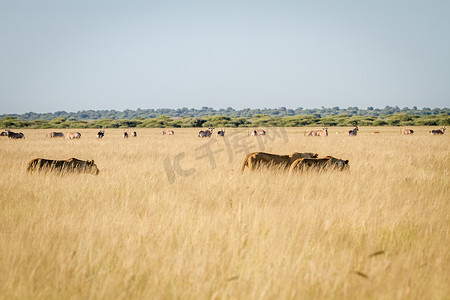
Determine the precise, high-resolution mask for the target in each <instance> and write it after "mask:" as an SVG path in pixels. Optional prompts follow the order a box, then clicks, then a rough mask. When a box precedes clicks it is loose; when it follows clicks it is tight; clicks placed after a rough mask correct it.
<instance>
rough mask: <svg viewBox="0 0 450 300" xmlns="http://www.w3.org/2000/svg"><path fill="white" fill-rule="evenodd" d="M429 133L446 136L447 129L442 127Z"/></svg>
mask: <svg viewBox="0 0 450 300" xmlns="http://www.w3.org/2000/svg"><path fill="white" fill-rule="evenodd" d="M429 133H430V134H432V135H440V134H444V133H445V127H441V128H439V129H434V130H430V131H429Z"/></svg>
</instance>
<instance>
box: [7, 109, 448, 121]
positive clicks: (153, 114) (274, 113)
mask: <svg viewBox="0 0 450 300" xmlns="http://www.w3.org/2000/svg"><path fill="white" fill-rule="evenodd" d="M400 113H403V114H407V115H415V116H432V115H434V116H437V115H441V114H447V115H448V114H449V113H450V109H448V108H433V109H431V108H427V107H424V108H422V109H418V108H417V107H416V106H413V107H412V108H408V107H404V108H399V107H398V106H395V107H391V106H386V107H385V108H373V107H367V108H366V109H360V108H358V107H348V108H340V107H338V106H335V107H332V108H325V107H322V108H313V109H303V108H302V107H299V108H296V109H288V108H286V107H279V108H273V109H268V108H264V109H250V108H246V109H241V110H235V109H233V108H231V107H228V108H226V109H224V108H221V109H213V108H211V107H202V108H201V109H194V108H190V109H189V108H186V107H183V108H179V109H166V108H162V109H137V110H129V109H127V110H124V111H116V110H83V111H78V112H65V111H57V112H54V113H42V114H41V113H33V112H29V113H25V114H8V115H0V118H3V117H5V116H10V117H14V118H16V119H19V120H22V121H34V120H48V121H50V120H54V119H57V118H64V119H67V120H73V119H75V120H86V121H93V120H103V119H111V120H124V119H127V120H132V119H153V118H158V117H162V116H167V117H171V118H186V117H189V118H206V117H211V116H227V117H231V118H253V117H255V116H257V115H268V116H270V117H295V116H305V115H306V116H318V117H319V118H324V117H329V116H339V115H348V116H350V117H353V116H368V117H384V116H388V115H394V114H400Z"/></svg>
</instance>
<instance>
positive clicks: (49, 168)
mask: <svg viewBox="0 0 450 300" xmlns="http://www.w3.org/2000/svg"><path fill="white" fill-rule="evenodd" d="M27 171H28V172H34V171H44V172H58V173H64V172H66V173H87V174H93V175H98V173H99V172H100V171H99V169H98V168H97V165H96V164H95V163H94V161H93V160H80V159H76V158H69V159H66V160H53V159H44V158H35V159H33V160H31V161H30V162H29V163H28V165H27Z"/></svg>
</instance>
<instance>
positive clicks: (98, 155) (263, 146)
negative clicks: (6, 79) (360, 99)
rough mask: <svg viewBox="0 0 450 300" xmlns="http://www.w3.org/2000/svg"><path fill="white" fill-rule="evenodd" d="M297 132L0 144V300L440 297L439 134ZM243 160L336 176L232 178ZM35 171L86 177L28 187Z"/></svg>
mask: <svg viewBox="0 0 450 300" xmlns="http://www.w3.org/2000/svg"><path fill="white" fill-rule="evenodd" d="M309 129H310V128H286V129H280V128H278V129H276V128H267V129H266V130H267V136H265V137H251V136H248V131H247V129H226V136H225V138H218V137H216V136H215V135H213V137H211V138H203V139H202V138H198V137H197V133H198V129H174V130H175V135H173V136H163V135H162V134H161V132H162V129H161V130H160V129H139V128H138V129H136V132H137V135H138V136H137V137H136V138H131V137H130V138H128V139H124V138H122V131H123V130H122V129H106V132H105V137H104V138H103V139H96V137H95V135H96V130H92V129H80V130H63V132H64V133H65V134H67V132H69V131H79V132H81V134H82V136H81V139H79V140H68V139H65V138H54V139H50V138H46V134H47V133H50V132H51V131H53V130H50V129H46V130H14V131H21V132H23V133H24V134H25V137H26V139H25V140H12V139H8V138H6V137H0V195H1V196H0V298H2V299H44V298H45V299H324V298H325V299H449V295H450V284H449V282H450V276H449V275H450V251H449V245H450V237H449V233H450V232H449V228H450V226H449V225H450V222H449V214H450V190H449V167H450V155H449V154H450V152H449V150H450V147H449V146H450V137H449V135H448V134H445V135H443V136H431V135H430V134H428V130H430V129H431V128H428V127H415V128H413V129H414V131H415V132H414V135H409V136H403V135H401V134H400V128H398V127H379V128H368V127H360V131H359V132H358V135H357V136H356V137H349V136H346V135H345V130H348V128H330V129H329V133H330V135H329V136H328V137H306V136H304V133H305V132H306V131H307V130H309ZM433 129H434V128H433ZM56 131H61V130H56ZM373 131H380V132H381V133H379V134H372V132H373ZM336 132H340V134H336ZM253 151H265V152H270V153H276V154H290V153H292V152H314V153H318V154H319V156H325V155H331V156H334V157H337V158H342V159H348V160H349V161H350V162H349V164H350V169H349V170H348V171H344V172H338V171H329V172H303V173H297V174H291V175H290V174H288V173H287V172H283V171H282V170H270V169H263V170H258V171H254V172H250V171H248V170H245V171H244V172H243V173H241V171H240V166H241V163H242V160H243V158H244V157H245V155H246V154H247V153H248V152H253ZM38 157H41V158H49V159H67V158H71V157H76V158H78V159H83V160H91V159H94V160H95V163H96V165H97V166H98V168H99V169H100V173H99V175H98V176H95V175H90V174H63V175H60V174H54V173H49V174H45V173H34V174H28V173H27V171H26V166H27V163H28V162H29V161H30V160H31V159H34V158H38Z"/></svg>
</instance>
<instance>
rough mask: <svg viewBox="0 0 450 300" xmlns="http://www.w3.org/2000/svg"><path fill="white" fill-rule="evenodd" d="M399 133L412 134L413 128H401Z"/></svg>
mask: <svg viewBox="0 0 450 300" xmlns="http://www.w3.org/2000/svg"><path fill="white" fill-rule="evenodd" d="M401 133H402V134H413V133H414V130H412V129H403V130H401Z"/></svg>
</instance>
